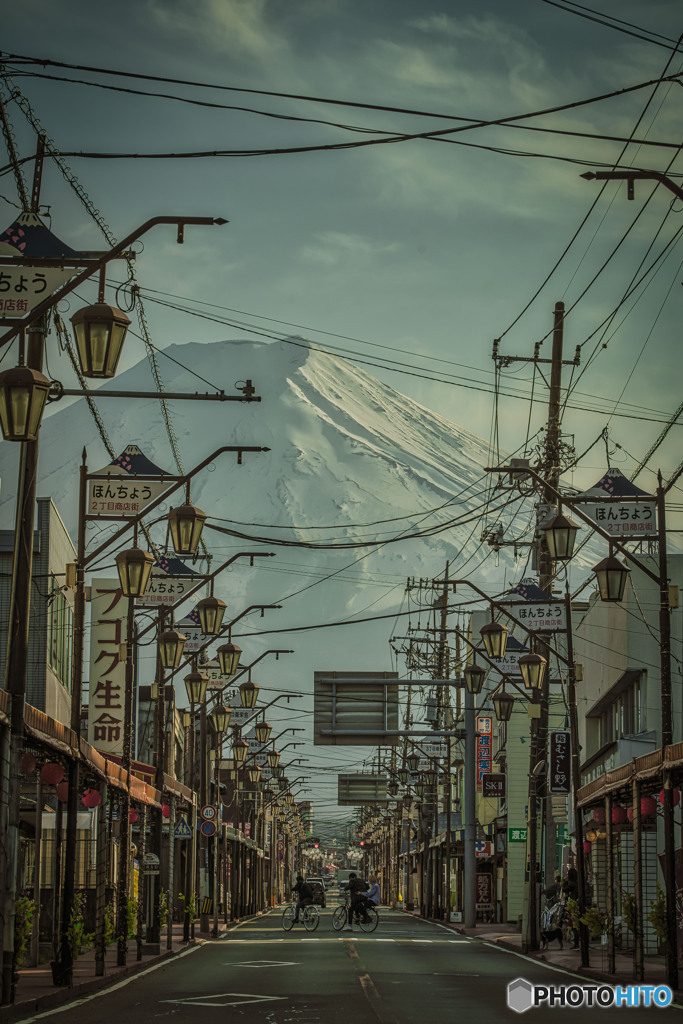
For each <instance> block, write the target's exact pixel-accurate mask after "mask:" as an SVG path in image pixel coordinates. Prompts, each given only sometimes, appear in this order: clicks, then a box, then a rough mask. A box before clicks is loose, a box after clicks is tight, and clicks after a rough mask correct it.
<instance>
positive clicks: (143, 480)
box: [88, 444, 174, 518]
mask: <svg viewBox="0 0 683 1024" xmlns="http://www.w3.org/2000/svg"><path fill="white" fill-rule="evenodd" d="M164 476H165V474H164V471H163V470H162V469H159V467H158V466H155V465H154V463H153V462H150V461H149V459H148V458H147V457H146V456H145V455H144V454H143V453H142V451H141V449H140V448H139V447H138V446H137V445H136V444H129V445H128V446H127V447H126V448H124V450H123V451H122V452H121V454H120V455H119V456H118V458H116V459H114V461H113V462H110V463H109V465H108V466H104V468H103V469H100V470H97V472H95V473H92V474H90V473H89V474H88V515H89V516H107V517H109V516H113V517H119V516H121V517H124V518H125V516H137V515H139V513H140V512H142V511H143V510H144V509H146V508H147V506H148V505H151V504H152V502H153V501H155V500H156V499H157V498H158V497H160V496H161V495H162V494H164V493H165V492H166V491H168V490H169V488H170V487H171V486H172V485H173V482H174V481H173V479H172V478H171V479H168V478H167V479H165V480H164V479H163V477H164Z"/></svg>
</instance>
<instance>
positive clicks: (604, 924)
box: [579, 907, 612, 941]
mask: <svg viewBox="0 0 683 1024" xmlns="http://www.w3.org/2000/svg"><path fill="white" fill-rule="evenodd" d="M579 920H580V921H581V924H585V925H586V927H587V928H590V933H591V938H592V939H602V937H603V936H607V935H608V934H609V932H610V931H611V930H612V921H611V920H610V917H609V915H608V914H602V913H601V912H600V911H599V910H598V908H597V907H588V908H587V910H586V912H585V914H584V915H583V917H581V918H579ZM603 941H604V940H603Z"/></svg>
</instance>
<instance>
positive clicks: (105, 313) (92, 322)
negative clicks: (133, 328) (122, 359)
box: [71, 302, 130, 378]
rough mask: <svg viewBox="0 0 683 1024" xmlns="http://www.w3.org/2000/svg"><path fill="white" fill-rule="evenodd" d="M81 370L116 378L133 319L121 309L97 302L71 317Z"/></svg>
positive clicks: (92, 374)
mask: <svg viewBox="0 0 683 1024" xmlns="http://www.w3.org/2000/svg"><path fill="white" fill-rule="evenodd" d="M71 323H72V324H73V329H74V334H75V335H76V347H77V349H78V359H79V362H80V364H81V373H82V374H83V376H84V377H98V378H99V377H113V376H114V374H115V373H116V367H117V365H118V362H119V356H120V355H121V349H122V348H123V342H124V339H125V337H126V332H127V330H128V328H129V326H130V320H129V318H128V317H127V316H126V314H125V313H124V312H123V310H121V309H117V308H116V306H109V305H107V303H106V302H97V303H95V305H94V306H86V307H85V308H84V309H79V310H78V311H77V312H76V313H74V315H73V316H72V317H71Z"/></svg>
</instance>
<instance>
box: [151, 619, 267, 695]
mask: <svg viewBox="0 0 683 1024" xmlns="http://www.w3.org/2000/svg"><path fill="white" fill-rule="evenodd" d="M281 607H282V605H281V604H250V605H249V607H248V608H245V609H244V611H243V612H240V614H239V615H236V616H235V618H234V619H232V620H231V621H230V622H228V623H227V624H226V625H224V626H223V627H222V628H221V631H220V633H216V635H215V636H208V637H207V638H206V641H205V642H204V643H203V644H202V646H201V647H200V648H198V650H196V651H195V652H194V653H193V654H192V656H191V657H189V658H186V659H185V661H184V662H183V663H182V665H179V666H178V668H176V669H174V670H173V672H171V673H170V675H169V677H168V678H169V680H170V679H172V678H173V676H174V675H175V674H176V672H180V671H181V669H184V668H188V666H192V664H193V662H194V660H195V659H196V658H198V657H199V655H200V654H201V653H202V652H203V651H205V650H206V649H207V647H208V646H209V645H210V644H212V643H213V642H214V640H218V639H219V638H220V637H221V636H223V634H224V633H225V632H226V630H227V631H228V634H229V631H230V630H231V628H232V626H234V624H235V623H236V622H239V620H240V619H242V618H244V616H245V615H248V614H249V612H252V611H254V609H256V608H260V609H261V615H263V612H264V611H265V609H266V608H281ZM268 653H269V652H268V651H265V652H264V654H261V655H259V657H258V658H256V660H255V661H253V662H252V663H251V665H246V666H245V667H244V668H243V669H242V671H241V672H240V673H239V674H237V675H235V676H233V677H232V679H231V680H230V682H229V683H225V685H224V686H222V687H221V688H220V693H221V694H222V693H223V690H225V689H226V688H227V687H230V686H232V685H233V684H234V682H235V680H236V679H239V678H241V676H243V675H244V673H245V672H246V671H247V669H249V668H251V667H252V666H253V665H255V664H256V662H257V661H260V659H261V658H262V657H264V656H265V654H268Z"/></svg>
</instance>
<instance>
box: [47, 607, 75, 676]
mask: <svg viewBox="0 0 683 1024" xmlns="http://www.w3.org/2000/svg"><path fill="white" fill-rule="evenodd" d="M72 619H73V614H72V611H71V606H70V604H69V602H68V601H67V599H66V598H65V596H64V594H62V593H61V592H60V591H58V590H57V591H55V592H54V593H53V595H52V600H51V601H50V605H49V611H48V637H47V645H48V646H47V660H48V663H49V665H50V668H51V669H52V671H53V672H54V673H55V675H56V676H57V678H58V679H59V681H60V683H62V685H63V686H65V687H66V688H67V690H71V636H72V631H73V621H72Z"/></svg>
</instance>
